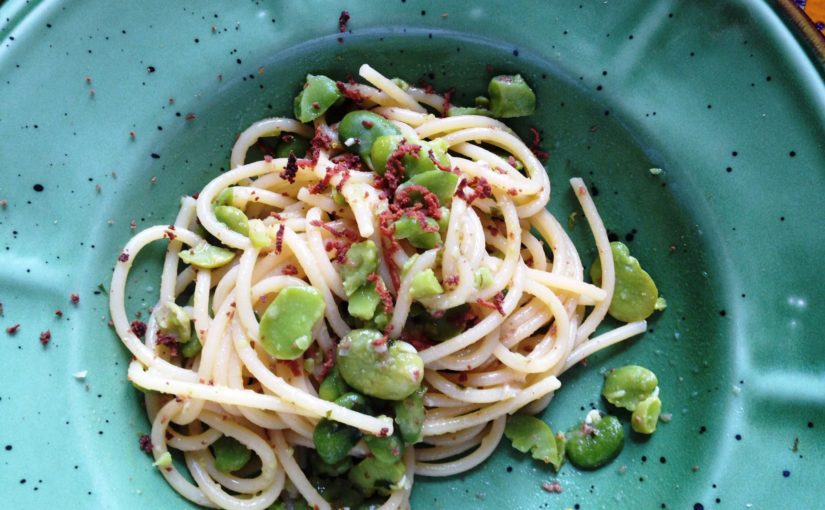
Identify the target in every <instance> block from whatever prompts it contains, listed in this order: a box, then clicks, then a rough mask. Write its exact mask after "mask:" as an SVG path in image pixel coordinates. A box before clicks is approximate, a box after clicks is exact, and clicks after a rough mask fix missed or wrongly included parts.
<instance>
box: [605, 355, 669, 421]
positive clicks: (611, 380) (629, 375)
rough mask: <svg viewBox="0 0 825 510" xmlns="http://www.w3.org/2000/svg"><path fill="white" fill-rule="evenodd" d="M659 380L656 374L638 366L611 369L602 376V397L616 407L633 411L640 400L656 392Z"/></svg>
mask: <svg viewBox="0 0 825 510" xmlns="http://www.w3.org/2000/svg"><path fill="white" fill-rule="evenodd" d="M658 385H659V380H658V379H657V378H656V374H654V373H653V372H651V371H650V370H648V369H646V368H645V367H640V366H638V365H626V366H623V367H621V368H613V369H610V370H608V371H607V372H606V373H605V374H604V388H603V389H602V395H603V396H604V398H605V399H607V401H608V402H610V403H611V404H613V405H614V406H616V407H623V408H625V409H627V410H628V411H633V410H635V409H636V406H637V405H638V404H639V402H641V401H642V400H645V399H646V398H648V397H650V396H651V395H653V394H654V392H655V391H656V388H657V387H658Z"/></svg>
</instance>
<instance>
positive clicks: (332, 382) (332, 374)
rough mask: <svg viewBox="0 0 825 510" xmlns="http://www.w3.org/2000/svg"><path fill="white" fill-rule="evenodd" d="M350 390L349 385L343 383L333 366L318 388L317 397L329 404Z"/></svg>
mask: <svg viewBox="0 0 825 510" xmlns="http://www.w3.org/2000/svg"><path fill="white" fill-rule="evenodd" d="M349 390H350V387H349V385H347V383H346V382H344V379H343V378H342V377H341V373H340V372H338V367H337V366H333V367H332V369H331V370H330V371H329V373H328V374H327V376H326V377H324V380H323V381H321V384H320V385H319V386H318V396H319V397H321V398H322V399H324V400H327V401H329V402H332V401H334V400H335V399H337V398H338V397H340V396H341V395H343V394H344V393H346V392H348V391H349Z"/></svg>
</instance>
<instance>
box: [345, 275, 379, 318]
mask: <svg viewBox="0 0 825 510" xmlns="http://www.w3.org/2000/svg"><path fill="white" fill-rule="evenodd" d="M380 302H381V296H379V295H378V292H377V291H376V290H375V284H374V283H373V282H367V283H365V284H364V285H362V286H361V287H358V290H356V291H355V292H353V294H352V295H351V296H349V301H348V302H347V312H348V313H349V314H350V315H351V316H353V317H357V318H359V319H364V320H370V319H372V318H373V316H375V310H376V309H377V308H378V303H380Z"/></svg>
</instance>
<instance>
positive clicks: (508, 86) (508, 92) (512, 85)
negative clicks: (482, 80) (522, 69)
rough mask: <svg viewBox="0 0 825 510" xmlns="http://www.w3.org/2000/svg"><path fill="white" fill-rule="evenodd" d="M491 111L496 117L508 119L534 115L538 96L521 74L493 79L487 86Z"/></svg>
mask: <svg viewBox="0 0 825 510" xmlns="http://www.w3.org/2000/svg"><path fill="white" fill-rule="evenodd" d="M487 92H488V93H489V94H490V111H491V112H492V114H493V116H494V117H499V118H503V119H508V118H512V117H524V116H526V115H532V114H533V112H534V111H535V110H536V95H535V94H534V93H533V90H532V89H531V88H530V86H529V85H527V82H525V81H524V78H522V77H521V75H520V74H516V75H500V76H495V77H493V79H492V80H490V84H489V85H488V86H487Z"/></svg>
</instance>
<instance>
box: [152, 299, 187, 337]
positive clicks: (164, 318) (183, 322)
mask: <svg viewBox="0 0 825 510" xmlns="http://www.w3.org/2000/svg"><path fill="white" fill-rule="evenodd" d="M163 307H164V310H163V313H160V314H158V326H160V329H162V330H164V331H166V332H169V333H172V334H174V335H175V336H176V337H177V339H178V342H181V343H185V342H187V341H189V338H191V336H192V319H191V318H190V317H189V314H188V313H186V311H185V310H184V309H183V308H181V307H180V306H178V305H176V304H175V303H174V302H172V301H169V302H167V303H165V304H164V305H163Z"/></svg>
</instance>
